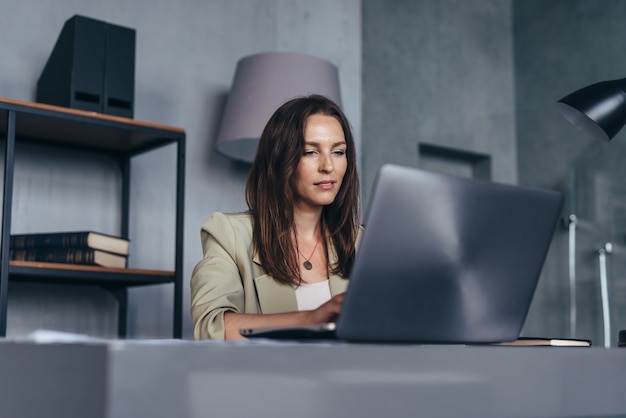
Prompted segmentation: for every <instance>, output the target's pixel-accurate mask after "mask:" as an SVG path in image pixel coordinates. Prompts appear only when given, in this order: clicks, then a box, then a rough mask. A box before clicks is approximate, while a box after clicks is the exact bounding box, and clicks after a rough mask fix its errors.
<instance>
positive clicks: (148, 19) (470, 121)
mask: <svg viewBox="0 0 626 418" xmlns="http://www.w3.org/2000/svg"><path fill="white" fill-rule="evenodd" d="M74 14H83V15H85V16H89V17H93V18H96V19H101V20H104V21H108V22H110V23H115V24H120V25H124V26H128V27H132V28H135V29H136V30H137V62H136V91H135V117H136V118H137V119H141V120H146V121H153V122H158V123H163V124H170V125H175V126H180V127H183V128H185V129H186V131H187V167H186V202H185V204H186V210H185V260H184V277H185V282H186V284H185V290H186V292H185V303H184V306H185V312H184V318H185V324H184V333H185V337H186V338H191V325H190V319H189V317H188V311H189V294H188V290H187V289H188V287H187V283H188V279H189V276H190V274H191V271H192V269H193V266H194V265H195V263H196V262H197V261H198V260H199V258H200V257H201V250H200V243H199V227H200V225H201V223H202V222H203V220H204V219H205V218H206V217H207V216H208V215H209V214H210V213H211V212H213V211H217V210H219V211H236V210H241V209H243V208H244V207H245V205H244V199H243V190H244V183H245V177H246V175H247V169H248V167H247V166H246V165H243V164H239V163H235V162H232V161H229V160H227V159H226V158H224V157H222V156H221V155H219V154H217V153H216V151H215V149H214V142H215V137H216V133H217V129H218V127H219V121H220V116H221V113H222V111H223V106H224V103H225V98H226V96H227V94H228V89H229V86H230V83H231V81H232V76H233V72H234V69H235V65H236V62H237V60H238V59H240V58H241V57H243V56H246V55H249V54H252V53H256V52H262V51H270V50H278V51H294V52H301V53H310V54H313V55H317V56H320V57H322V58H326V59H328V60H330V61H332V62H334V63H335V64H336V65H337V66H338V67H339V71H340V81H341V87H342V95H343V103H344V109H345V110H346V112H347V114H348V117H349V118H350V120H351V121H352V124H353V127H354V129H355V133H356V137H357V142H358V145H359V147H360V151H361V152H360V157H361V162H362V164H361V174H362V179H363V196H364V204H365V205H366V204H367V199H368V193H369V190H370V188H371V185H372V181H373V179H374V176H375V173H376V170H377V169H378V167H379V166H380V165H381V164H383V163H386V162H393V163H398V164H403V165H408V166H415V167H423V168H427V169H433V170H437V171H445V172H450V173H453V174H459V175H465V176H478V177H485V176H488V177H489V178H491V179H492V180H494V181H498V182H504V183H512V184H515V183H520V184H523V185H528V186H536V187H545V188H553V189H559V190H563V191H565V192H567V194H568V196H569V195H570V193H569V191H568V189H567V187H568V183H567V179H568V173H569V172H570V168H571V167H572V166H576V167H579V166H581V167H584V170H583V171H584V173H582V174H579V175H578V177H579V178H580V179H587V178H591V180H585V181H586V182H585V183H584V184H586V186H585V187H583V189H584V190H585V192H584V193H582V192H580V193H578V194H577V195H576V201H577V202H580V203H579V204H578V206H577V208H578V209H577V210H579V211H582V212H585V211H586V212H587V213H591V212H592V211H591V209H589V208H590V207H591V208H596V209H597V206H598V204H597V203H594V204H589V202H598V201H599V200H598V196H597V195H598V193H600V192H599V191H598V190H600V191H602V190H605V191H606V190H608V192H606V193H604V196H605V200H604V201H606V202H609V203H611V204H613V202H615V201H618V202H621V200H619V199H615V196H616V195H619V193H617V194H616V185H615V184H614V183H611V182H609V183H608V185H607V181H608V180H605V181H604V183H603V182H602V181H599V180H597V177H598V175H597V174H595V170H597V167H599V166H606V165H607V164H604V163H603V162H604V161H605V160H606V157H607V155H610V156H612V157H613V160H612V161H614V163H613V164H611V165H610V167H611V170H609V173H608V174H606V173H604V174H606V175H605V176H604V177H601V179H600V180H602V179H605V178H612V176H614V175H615V174H621V173H619V172H618V173H615V170H618V167H619V166H620V164H619V162H620V158H619V155H624V154H619V153H618V152H617V151H618V150H619V146H616V145H615V144H616V143H617V142H615V143H613V144H610V145H611V146H612V148H607V147H606V146H605V145H606V144H594V143H591V142H590V141H589V140H587V139H586V138H584V137H583V136H582V134H580V133H578V132H577V131H575V130H574V129H573V128H572V127H570V126H569V125H567V123H566V122H565V121H564V120H561V119H560V117H559V116H558V115H557V114H556V112H555V111H554V109H553V108H552V103H553V102H554V101H555V100H557V99H558V98H560V97H562V96H563V95H565V94H566V93H568V92H570V91H572V90H574V89H576V88H578V87H582V86H584V85H586V84H589V83H591V82H594V81H600V80H603V79H610V78H619V77H621V74H623V72H622V71H621V68H622V67H623V65H622V64H623V60H624V58H621V56H622V54H620V52H621V51H620V49H621V40H622V39H624V36H623V35H624V34H623V31H624V30H625V29H623V25H622V24H621V23H622V22H623V20H624V17H625V15H626V3H624V2H623V1H620V0H601V1H597V0H551V1H544V0H470V1H461V0H340V1H339V0H323V1H319V0H318V1H315V2H309V1H305V0H235V1H226V0H222V1H220V0H205V1H201V0H184V1H182V2H179V3H177V4H172V3H171V2H166V1H163V0H154V1H147V0H135V1H133V2H126V1H123V0H108V1H107V2H96V1H91V0H89V1H88V0H84V1H81V2H76V1H71V0H56V1H54V2H53V1H51V0H38V1H33V0H21V1H19V2H17V1H13V2H8V4H6V5H4V10H3V13H2V15H0V36H1V38H2V39H3V42H1V43H0V53H1V54H2V55H1V56H2V57H3V58H4V59H3V64H2V66H0V96H6V97H13V98H17V99H23V100H33V99H34V97H35V86H36V81H37V78H38V76H39V74H40V72H41V70H42V68H43V66H44V64H45V61H46V59H47V57H48V55H49V53H50V51H51V49H52V46H53V45H54V42H55V40H56V37H57V36H58V33H59V31H60V29H61V27H62V25H63V23H64V22H65V20H66V19H68V18H69V17H71V16H72V15H74ZM617 141H619V139H618V140H617ZM433 150H435V151H437V152H434V151H433ZM18 151H19V152H20V153H19V159H18V162H17V164H18V165H17V167H16V170H17V172H16V174H17V179H16V188H15V204H14V210H15V215H14V222H13V231H14V232H21V231H23V232H29V231H41V230H46V229H48V230H51V229H69V228H72V229H82V228H85V229H99V230H102V231H104V232H111V233H116V232H117V231H116V228H117V225H118V222H119V219H118V216H117V214H116V211H115V208H116V204H117V200H116V199H117V197H116V196H117V194H118V192H119V190H118V188H119V185H118V180H119V178H118V177H117V175H116V174H115V171H114V167H113V163H112V162H111V161H108V160H107V159H105V158H99V157H94V156H86V155H82V154H61V153H58V154H53V155H51V154H50V153H49V152H48V151H46V150H41V149H38V148H36V147H22V148H21V149H19V150H18ZM76 157H78V158H76ZM173 158H174V150H173V149H163V150H159V151H157V152H154V153H151V154H149V155H146V156H142V157H140V158H139V159H137V160H136V161H135V162H134V164H133V175H134V178H133V190H134V191H135V194H134V196H133V199H134V200H133V206H132V214H131V215H132V219H131V222H132V223H131V238H132V239H133V241H132V247H131V251H132V257H131V264H132V265H133V266H136V267H146V268H164V269H168V268H173V237H174V231H173V213H174V205H173V201H174V190H173V187H174V177H173V173H172V172H171V171H172V170H170V167H171V163H172V162H173ZM485 161H486V162H487V166H488V167H489V170H487V171H486V172H485V170H484V163H485ZM485 173H487V174H485ZM590 173H591V174H590ZM617 178H619V177H617ZM598 182H599V183H600V185H601V186H602V187H598V186H597V184H598ZM580 184H583V181H582V180H580V181H579V186H577V187H578V188H581V187H582V186H580ZM589 184H591V185H589ZM617 192H619V190H617ZM607 196H608V197H607ZM585 202H586V203H585ZM68 203H69V204H68ZM585 205H586V206H585ZM567 210H569V205H568V208H567ZM613 212H616V213H617V212H619V210H618V209H614V210H613V211H611V213H613ZM593 213H594V214H597V213H601V211H599V210H595V211H593ZM619 213H621V212H619ZM68 214H69V215H70V216H68ZM616 216H617V215H616ZM616 216H612V217H609V219H608V220H607V219H605V218H607V217H606V216H604V217H603V218H602V219H601V220H597V219H596V217H597V216H596V217H593V216H591V215H589V216H587V218H590V219H591V221H590V222H589V223H590V224H592V225H591V227H590V228H589V230H590V231H592V232H589V233H588V234H587V236H583V238H584V240H585V242H581V245H580V246H579V247H580V249H579V254H578V259H579V264H580V266H579V277H580V278H581V279H580V280H581V289H580V290H579V297H580V305H579V318H580V320H579V329H578V330H577V331H576V334H577V335H576V336H578V337H585V338H593V339H594V343H595V342H597V341H598V339H600V338H601V337H602V334H601V324H600V322H599V321H600V312H599V308H598V306H599V305H598V291H597V274H596V273H595V272H596V271H597V264H596V258H595V256H594V253H593V248H595V247H594V246H596V244H597V242H599V241H598V240H600V241H602V240H603V239H604V237H600V238H598V236H599V233H597V231H599V230H602V231H609V232H614V231H615V228H614V227H613V224H614V223H615V219H617V218H616ZM170 220H172V221H171V222H170ZM607 225H608V226H607ZM600 235H601V234H600ZM611 237H612V235H611ZM145 243H149V245H146V244H145ZM585 246H587V247H588V248H586V247H585ZM617 249H618V250H620V247H618V248H617ZM618 253H619V251H616V254H615V255H616V257H614V258H613V259H612V260H618V257H617V255H619V254H618ZM612 263H613V264H612V265H611V272H612V273H614V274H617V273H618V272H619V271H620V268H619V266H618V263H617V262H616V261H613V262H612ZM567 274H568V272H567V234H566V232H565V229H564V228H561V227H559V228H558V230H557V234H556V235H555V240H554V243H553V245H552V247H551V249H550V253H549V255H548V260H547V263H546V266H545V268H544V271H543V273H542V276H541V278H540V282H539V287H538V289H537V293H536V296H535V299H534V301H533V304H532V306H531V310H530V313H529V317H528V321H527V324H526V327H525V330H524V333H526V334H529V335H537V336H544V335H546V336H569V335H570V330H569V327H568V318H569V311H568V310H569V302H568V301H569V299H568V298H569V290H568V286H567ZM129 309H130V320H129V332H130V336H131V337H135V338H149V337H169V336H170V330H171V288H168V287H167V286H157V287H152V288H141V289H134V290H132V291H131V293H130V300H129ZM620 315H621V318H622V320H623V318H624V316H623V315H622V313H621V311H616V312H615V327H616V328H619V325H618V323H619V317H620ZM36 328H52V329H60V330H67V331H74V332H83V333H88V334H93V335H100V336H109V337H114V336H115V331H116V330H115V301H114V299H113V298H112V297H110V296H109V295H108V294H106V292H103V291H101V290H99V289H97V288H96V289H92V288H81V287H72V286H51V285H48V286H45V285H34V284H15V283H13V284H11V286H10V299H9V318H8V332H9V335H22V334H25V333H28V332H30V331H31V330H33V329H36ZM622 328H623V326H622Z"/></svg>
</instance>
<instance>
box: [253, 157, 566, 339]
mask: <svg viewBox="0 0 626 418" xmlns="http://www.w3.org/2000/svg"><path fill="white" fill-rule="evenodd" d="M562 202H563V196H562V194H561V193H560V192H557V191H551V190H541V189H533V188H527V187H521V186H514V185H506V184H500V183H495V182H489V181H485V180H475V179H469V178H464V177H457V176H452V175H447V174H439V173H435V172H430V171H424V170H419V169H415V168H410V167H403V166H398V165H393V164H386V165H383V166H382V167H381V168H380V169H379V171H378V173H377V176H376V180H375V183H374V187H373V192H372V195H371V199H370V204H369V207H368V210H367V213H366V218H365V230H364V233H363V236H362V241H361V244H360V247H359V250H358V253H357V256H356V259H355V263H354V266H353V270H352V274H351V277H350V284H349V286H348V290H347V292H346V295H345V299H344V302H343V307H342V311H341V314H340V316H339V318H338V321H337V322H336V323H332V324H322V325H314V326H305V327H280V328H262V329H242V330H241V334H242V335H244V336H245V337H249V338H253V337H264V338H286V339H295V340H301V339H318V338H320V339H340V340H345V341H352V342H376V343H392V342H396V343H418V344H487V343H498V342H505V341H513V340H516V339H518V337H519V334H520V331H521V329H522V326H523V325H524V321H525V319H526V315H527V313H528V309H529V307H530V303H531V300H532V298H533V295H534V292H535V288H536V286H537V281H538V279H539V275H540V273H541V269H542V267H543V263H544V261H545V257H546V255H547V252H548V248H549V246H550V243H551V240H552V236H553V234H554V230H555V227H556V224H557V221H558V219H559V214H560V211H561V206H562Z"/></svg>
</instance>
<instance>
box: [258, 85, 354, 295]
mask: <svg viewBox="0 0 626 418" xmlns="http://www.w3.org/2000/svg"><path fill="white" fill-rule="evenodd" d="M315 114H323V115H327V116H332V117H334V118H336V119H337V120H338V121H339V123H340V124H341V127H342V129H343V134H344V137H345V140H346V157H347V162H348V164H347V170H346V173H345V175H344V178H343V182H342V184H341V188H340V189H339V193H338V194H337V197H336V198H335V200H334V201H333V203H331V204H330V205H327V206H325V207H324V208H323V210H322V219H321V225H322V233H323V234H324V236H326V235H328V236H329V237H330V241H331V245H332V246H333V248H334V250H335V252H336V254H337V263H336V264H335V265H332V266H330V271H331V272H332V273H334V274H338V275H340V276H342V277H349V275H350V271H351V269H352V264H353V262H354V257H355V254H356V250H355V239H356V235H357V232H358V225H359V204H360V202H359V191H360V187H359V176H358V172H357V164H356V150H355V145H354V137H353V136H352V130H351V128H350V123H349V122H348V119H347V118H346V116H345V115H344V113H343V112H342V111H341V109H340V108H339V106H337V104H335V103H334V102H333V101H332V100H329V99H328V98H326V97H324V96H320V95H310V96H304V97H297V98H295V99H291V100H289V101H288V102H286V103H285V104H283V105H282V106H281V107H279V108H278V109H277V110H276V111H275V112H274V114H273V115H272V117H271V118H270V120H269V121H268V122H267V124H266V125H265V129H264V130H263V134H262V135H261V140H260V142H259V147H258V149H257V153H256V157H255V159H254V162H253V164H252V168H251V170H250V174H249V175H248V180H247V183H246V202H247V203H248V208H249V211H250V213H251V214H252V219H253V242H254V247H255V251H256V252H257V254H258V255H259V258H260V260H261V263H262V264H263V268H264V269H265V271H266V273H267V274H269V275H271V276H272V277H273V278H274V279H276V280H278V281H279V282H282V283H287V284H294V285H299V284H300V283H301V281H302V279H301V277H300V269H299V268H298V262H297V260H298V256H297V253H296V249H295V248H294V246H293V241H292V232H293V231H294V228H295V226H294V203H295V196H294V188H293V179H294V178H295V172H296V168H297V166H298V164H299V162H300V158H301V157H302V155H303V154H304V128H305V124H306V121H307V118H308V117H309V116H311V115H315Z"/></svg>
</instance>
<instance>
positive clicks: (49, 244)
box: [9, 231, 129, 255]
mask: <svg viewBox="0 0 626 418" xmlns="http://www.w3.org/2000/svg"><path fill="white" fill-rule="evenodd" d="M9 248H11V249H16V250H21V249H31V248H91V249H94V250H102V251H106V252H109V253H114V254H120V255H128V249H129V241H128V240H127V239H124V238H120V237H116V236H113V235H108V234H103V233H101V232H95V231H66V232H44V233H39V234H14V235H11V237H10V238H9Z"/></svg>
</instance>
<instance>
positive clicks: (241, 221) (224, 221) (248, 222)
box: [202, 212, 252, 232]
mask: <svg viewBox="0 0 626 418" xmlns="http://www.w3.org/2000/svg"><path fill="white" fill-rule="evenodd" d="M202 229H204V230H206V231H208V232H215V231H218V230H224V229H232V230H235V231H239V232H241V231H251V230H252V215H250V213H249V212H236V213H225V212H214V213H212V214H211V215H210V216H209V217H208V218H207V220H206V221H205V222H204V224H203V225H202Z"/></svg>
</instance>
